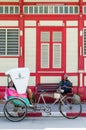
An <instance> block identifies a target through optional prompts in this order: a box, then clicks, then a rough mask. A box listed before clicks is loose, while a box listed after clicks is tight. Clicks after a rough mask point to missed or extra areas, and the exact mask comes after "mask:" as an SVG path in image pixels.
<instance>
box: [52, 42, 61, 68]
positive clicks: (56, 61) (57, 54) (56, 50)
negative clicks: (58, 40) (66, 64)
mask: <svg viewBox="0 0 86 130" xmlns="http://www.w3.org/2000/svg"><path fill="white" fill-rule="evenodd" d="M53 68H61V45H60V44H53Z"/></svg>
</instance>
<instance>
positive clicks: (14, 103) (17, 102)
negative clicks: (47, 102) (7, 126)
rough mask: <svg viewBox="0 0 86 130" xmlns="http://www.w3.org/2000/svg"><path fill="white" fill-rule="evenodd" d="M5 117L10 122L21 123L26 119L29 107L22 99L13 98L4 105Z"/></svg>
mask: <svg viewBox="0 0 86 130" xmlns="http://www.w3.org/2000/svg"><path fill="white" fill-rule="evenodd" d="M3 111H4V115H5V117H6V118H7V119H8V120H10V121H14V122H17V121H21V120H23V119H24V118H25V117H26V113H27V106H26V104H25V102H24V101H23V100H22V99H20V98H11V99H9V100H8V101H7V102H6V103H5V105H4V109H3Z"/></svg>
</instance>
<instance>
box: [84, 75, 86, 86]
mask: <svg viewBox="0 0 86 130" xmlns="http://www.w3.org/2000/svg"><path fill="white" fill-rule="evenodd" d="M84 86H86V76H84Z"/></svg>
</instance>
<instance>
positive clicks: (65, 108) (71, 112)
mask: <svg viewBox="0 0 86 130" xmlns="http://www.w3.org/2000/svg"><path fill="white" fill-rule="evenodd" d="M59 110H60V112H61V114H62V115H63V116H64V117H66V118H68V119H75V118H77V117H78V116H79V115H80V114H81V112H82V106H81V103H80V102H79V103H74V102H73V98H72V97H65V98H64V99H63V100H62V101H61V102H60V105H59Z"/></svg>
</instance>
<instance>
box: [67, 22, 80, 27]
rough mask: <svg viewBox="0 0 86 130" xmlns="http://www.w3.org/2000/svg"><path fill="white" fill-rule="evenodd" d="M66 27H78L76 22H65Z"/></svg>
mask: <svg viewBox="0 0 86 130" xmlns="http://www.w3.org/2000/svg"><path fill="white" fill-rule="evenodd" d="M66 26H78V21H67V22H66Z"/></svg>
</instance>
